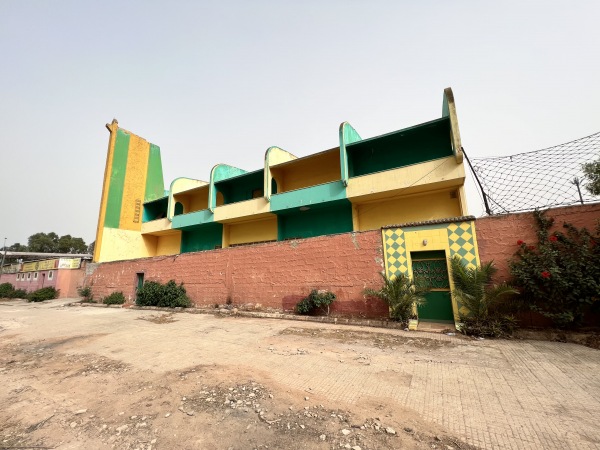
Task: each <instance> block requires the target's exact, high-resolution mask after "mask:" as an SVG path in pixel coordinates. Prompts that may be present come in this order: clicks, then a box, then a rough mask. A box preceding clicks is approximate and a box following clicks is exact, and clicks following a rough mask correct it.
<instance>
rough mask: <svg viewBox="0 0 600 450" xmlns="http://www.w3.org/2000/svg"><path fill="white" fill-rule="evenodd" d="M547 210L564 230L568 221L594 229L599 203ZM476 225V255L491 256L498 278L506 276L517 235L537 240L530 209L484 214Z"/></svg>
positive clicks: (599, 214)
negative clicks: (502, 213) (499, 214)
mask: <svg viewBox="0 0 600 450" xmlns="http://www.w3.org/2000/svg"><path fill="white" fill-rule="evenodd" d="M547 214H548V216H549V217H553V218H554V220H555V221H554V228H555V229H560V230H564V229H563V228H562V224H563V223H564V222H568V223H571V224H573V225H575V226H576V227H578V228H583V227H585V228H587V229H588V230H589V231H591V232H593V231H594V230H595V229H596V223H597V222H598V220H600V204H592V205H582V206H568V207H564V208H556V209H553V210H551V211H549V212H548V213H547ZM475 227H476V230H477V243H478V246H479V258H480V259H481V261H483V262H488V261H491V260H494V262H495V264H496V267H497V268H498V269H499V270H498V274H497V276H496V279H497V280H498V281H503V280H508V279H509V277H510V273H509V268H508V261H510V259H511V258H512V257H513V255H514V254H515V252H516V251H517V248H518V246H517V241H518V240H519V239H520V240H522V241H525V242H527V243H531V244H532V245H533V244H536V243H537V236H536V231H537V226H536V224H535V219H534V218H533V213H531V212H526V213H521V214H508V215H503V216H492V217H483V218H481V219H477V221H476V222H475Z"/></svg>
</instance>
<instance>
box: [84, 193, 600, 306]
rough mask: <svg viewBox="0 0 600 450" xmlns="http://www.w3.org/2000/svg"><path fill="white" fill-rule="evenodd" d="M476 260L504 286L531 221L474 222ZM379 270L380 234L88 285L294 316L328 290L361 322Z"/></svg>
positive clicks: (558, 214)
mask: <svg viewBox="0 0 600 450" xmlns="http://www.w3.org/2000/svg"><path fill="white" fill-rule="evenodd" d="M549 214H550V216H552V217H554V218H555V220H556V222H555V226H556V227H557V229H560V228H561V227H562V224H563V222H570V223H572V224H573V225H575V226H577V227H586V228H588V229H589V230H590V231H591V230H594V229H595V226H596V222H597V221H598V220H599V219H600V204H596V205H585V206H573V207H565V208H557V209H554V210H552V211H551V212H550V213H549ZM475 225H476V232H477V241H478V246H479V256H480V260H481V261H483V262H487V261H491V260H494V261H495V263H496V266H497V267H498V269H499V272H498V276H497V280H498V281H501V280H508V278H509V270H508V261H509V260H510V259H511V258H512V256H513V254H514V252H515V251H516V250H517V241H518V240H519V239H520V240H523V241H525V242H531V243H532V244H535V243H536V242H537V238H536V235H535V232H536V226H535V221H534V218H533V215H532V213H522V214H511V215H506V216H496V217H485V218H481V219H477V221H476V223H475ZM382 270H383V254H382V238H381V231H380V230H374V231H365V232H357V233H344V234H337V235H331V236H321V237H315V238H309V239H300V240H296V241H284V242H272V243H266V244H257V245H250V246H243V247H232V248H225V249H219V250H210V251H204V252H195V253H185V254H180V255H173V256H158V257H154V258H144V259H137V260H131V261H123V262H118V261H117V262H108V263H102V264H99V265H98V266H97V268H96V269H95V271H93V273H91V275H89V277H88V280H87V282H86V284H89V285H92V288H93V293H94V296H95V297H96V298H100V297H103V296H105V295H108V294H110V293H111V292H114V291H123V293H124V294H125V297H126V298H128V299H129V302H133V300H134V294H135V286H136V284H137V274H138V273H143V274H144V279H145V280H155V281H161V282H163V283H164V282H166V281H168V280H170V279H174V280H175V281H176V282H177V283H179V282H184V283H185V287H186V289H187V292H188V294H189V296H190V298H191V299H192V300H193V301H194V303H195V304H196V305H199V306H209V305H214V304H215V303H219V304H224V303H225V302H226V301H227V299H228V298H229V299H231V300H232V301H233V303H234V304H245V303H254V304H256V303H259V304H261V305H262V306H263V307H271V308H276V309H283V310H292V309H293V308H294V305H295V304H296V303H297V302H298V301H299V300H300V299H301V298H303V297H305V296H306V295H307V294H308V293H309V292H310V291H311V290H312V289H328V290H330V291H332V292H334V293H335V294H336V295H337V297H338V299H337V301H336V302H335V303H334V307H333V310H332V312H333V313H337V314H345V315H355V316H363V317H385V316H387V315H388V309H387V307H386V305H384V304H383V303H381V302H379V301H375V300H367V299H365V298H364V296H363V294H362V292H363V289H364V288H365V287H366V286H369V287H378V286H380V284H381V282H380V277H379V273H380V272H382Z"/></svg>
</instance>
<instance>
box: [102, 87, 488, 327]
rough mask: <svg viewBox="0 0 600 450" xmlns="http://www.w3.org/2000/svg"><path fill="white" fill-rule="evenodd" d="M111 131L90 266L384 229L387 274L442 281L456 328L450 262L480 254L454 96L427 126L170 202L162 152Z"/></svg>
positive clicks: (210, 182)
mask: <svg viewBox="0 0 600 450" xmlns="http://www.w3.org/2000/svg"><path fill="white" fill-rule="evenodd" d="M107 128H108V130H109V132H110V140H109V145H108V154H107V162H106V170H105V177H104V186H103V190H102V198H101V205H100V215H99V221H98V229H97V236H96V246H95V252H94V261H95V262H99V263H105V262H110V261H123V260H132V259H137V258H147V257H155V256H161V255H177V254H183V253H190V252H198V251H211V250H215V249H224V248H228V247H234V246H241V245H251V244H256V243H265V242H276V241H286V240H298V239H305V238H311V237H317V236H325V235H334V234H339V233H349V232H358V231H366V230H379V229H383V231H382V244H383V253H384V255H383V257H384V259H385V269H386V271H387V273H388V274H389V275H394V274H397V273H400V272H403V273H407V274H409V275H414V276H422V277H425V278H428V277H429V278H430V277H434V278H435V277H438V276H439V274H440V273H442V274H443V278H444V280H445V281H441V282H440V283H439V286H437V288H439V289H440V290H442V291H444V292H445V294H444V300H443V302H444V304H445V305H446V307H445V312H444V314H443V320H451V319H452V316H453V315H454V317H457V311H458V306H457V305H451V304H450V299H449V295H448V290H449V288H450V284H449V279H448V272H447V267H446V265H445V260H446V259H447V257H449V256H452V255H455V254H456V255H459V256H461V257H462V258H463V260H464V261H465V263H466V264H476V263H477V262H478V254H477V243H476V237H475V230H474V223H473V220H472V219H473V218H469V217H465V216H467V204H466V198H465V192H464V179H465V169H464V166H463V152H462V147H461V140H460V133H459V128H458V120H457V116H456V109H455V104H454V97H453V94H452V91H451V89H449V88H448V89H446V90H445V91H444V96H443V106H442V114H441V117H438V118H436V119H434V120H431V121H429V122H426V123H422V124H419V125H415V126H411V127H409V128H404V129H401V130H398V131H392V132H390V133H387V134H384V135H381V136H375V137H371V138H363V137H361V136H360V135H359V133H358V132H357V131H356V130H355V129H354V128H353V127H352V126H351V125H350V124H349V123H347V122H343V123H342V124H341V125H340V127H339V146H338V147H336V148H332V149H328V150H325V151H322V152H320V153H315V154H312V155H309V156H305V157H301V158H298V157H296V156H294V155H293V154H291V153H289V152H288V151H286V150H284V149H281V148H279V147H270V148H268V149H267V150H266V152H265V154H264V165H263V167H262V168H261V169H259V170H255V171H246V170H243V169H240V168H237V167H234V166H230V165H226V164H217V165H216V166H214V167H213V169H212V170H211V172H210V174H209V176H208V178H207V181H202V180H197V179H190V178H177V179H175V180H173V181H172V182H171V184H170V185H169V188H168V189H166V190H165V186H164V181H163V173H162V163H161V154H160V149H159V147H158V146H156V145H154V144H151V143H149V142H148V141H146V140H145V139H143V138H141V137H139V136H136V135H135V134H133V133H131V132H129V131H126V130H124V129H122V128H120V127H119V125H118V123H117V121H116V120H113V122H112V123H111V124H109V125H107ZM400 225H402V226H400ZM431 261H437V262H431ZM265 270H268V269H267V268H265ZM440 271H441V272H440ZM182 281H184V282H187V280H185V279H183V280H182ZM132 282H133V281H132ZM117 284H118V283H117ZM433 316H436V314H433ZM434 318H435V317H434Z"/></svg>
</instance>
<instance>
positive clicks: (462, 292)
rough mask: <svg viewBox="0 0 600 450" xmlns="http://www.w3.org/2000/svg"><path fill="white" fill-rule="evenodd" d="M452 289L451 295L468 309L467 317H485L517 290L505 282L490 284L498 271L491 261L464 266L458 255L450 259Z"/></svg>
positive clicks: (516, 292)
mask: <svg viewBox="0 0 600 450" xmlns="http://www.w3.org/2000/svg"><path fill="white" fill-rule="evenodd" d="M450 267H451V269H452V281H453V282H454V290H453V291H452V295H453V296H454V297H455V298H456V300H458V301H459V302H460V303H461V304H462V305H463V306H465V307H466V308H467V309H468V310H469V317H471V318H474V319H485V318H487V317H488V316H489V314H490V313H491V312H493V310H494V308H496V307H497V306H498V305H499V303H500V302H502V301H503V300H504V298H505V297H506V296H508V295H514V294H518V293H519V291H517V290H516V289H514V288H513V287H511V286H509V285H508V284H506V283H501V284H499V285H493V284H492V278H493V276H494V274H495V273H496V272H497V271H498V269H496V267H495V266H494V263H493V262H488V263H485V264H482V265H481V266H479V267H465V266H464V265H463V263H462V261H461V259H460V258H459V257H458V256H455V257H454V258H452V259H451V260H450Z"/></svg>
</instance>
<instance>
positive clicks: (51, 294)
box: [27, 286, 59, 302]
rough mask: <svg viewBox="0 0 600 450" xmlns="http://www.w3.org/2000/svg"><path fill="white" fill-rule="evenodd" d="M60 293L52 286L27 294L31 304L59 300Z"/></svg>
mask: <svg viewBox="0 0 600 450" xmlns="http://www.w3.org/2000/svg"><path fill="white" fill-rule="evenodd" d="M58 294H59V291H58V290H57V289H55V288H54V287H52V286H49V287H45V288H41V289H38V290H37V291H33V292H30V293H29V294H27V301H29V302H43V301H44V300H52V299H54V298H57V297H58Z"/></svg>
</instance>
